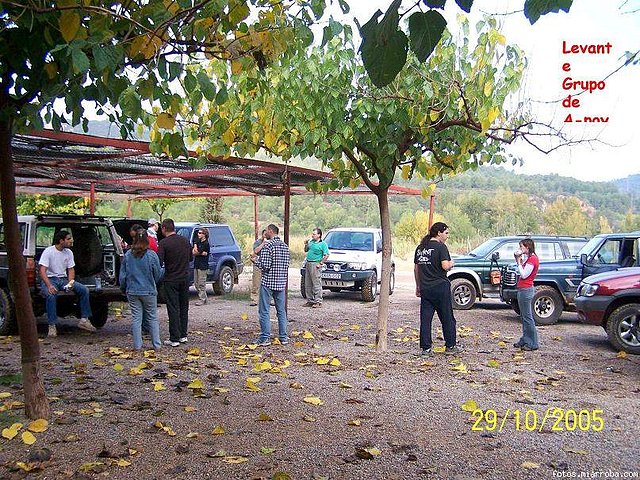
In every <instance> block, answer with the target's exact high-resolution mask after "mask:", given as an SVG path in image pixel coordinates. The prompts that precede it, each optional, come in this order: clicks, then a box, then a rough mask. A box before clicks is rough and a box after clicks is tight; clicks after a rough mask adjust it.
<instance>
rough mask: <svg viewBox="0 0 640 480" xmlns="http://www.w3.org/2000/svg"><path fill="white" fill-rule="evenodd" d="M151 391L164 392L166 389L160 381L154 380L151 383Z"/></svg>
mask: <svg viewBox="0 0 640 480" xmlns="http://www.w3.org/2000/svg"><path fill="white" fill-rule="evenodd" d="M151 383H153V391H154V392H159V391H161V390H166V389H167V387H165V386H164V382H163V381H162V380H154V381H153V382H151Z"/></svg>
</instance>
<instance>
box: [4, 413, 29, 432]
mask: <svg viewBox="0 0 640 480" xmlns="http://www.w3.org/2000/svg"><path fill="white" fill-rule="evenodd" d="M14 423H24V421H23V419H22V418H21V417H20V416H19V415H17V414H16V413H14V412H12V411H10V410H9V411H6V412H0V429H3V428H8V427H10V426H11V425H13V424H14Z"/></svg>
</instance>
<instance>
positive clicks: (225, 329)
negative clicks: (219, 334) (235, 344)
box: [222, 327, 233, 332]
mask: <svg viewBox="0 0 640 480" xmlns="http://www.w3.org/2000/svg"><path fill="white" fill-rule="evenodd" d="M222 330H224V331H225V332H228V331H230V330H233V327H222Z"/></svg>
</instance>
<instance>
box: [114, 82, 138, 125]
mask: <svg viewBox="0 0 640 480" xmlns="http://www.w3.org/2000/svg"><path fill="white" fill-rule="evenodd" d="M118 105H119V106H120V108H121V109H122V113H123V114H124V115H126V116H128V117H132V118H139V117H140V114H141V113H142V107H141V106H140V97H138V95H137V94H136V92H135V90H134V89H133V87H128V88H126V89H125V90H124V91H123V92H122V93H121V94H120V97H119V98H118Z"/></svg>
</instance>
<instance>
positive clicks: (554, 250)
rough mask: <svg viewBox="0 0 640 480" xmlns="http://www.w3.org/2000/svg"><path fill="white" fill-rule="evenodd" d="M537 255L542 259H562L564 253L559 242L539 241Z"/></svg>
mask: <svg viewBox="0 0 640 480" xmlns="http://www.w3.org/2000/svg"><path fill="white" fill-rule="evenodd" d="M535 245H536V255H538V258H539V259H540V260H562V259H563V258H564V254H563V253H562V248H561V247H560V244H559V243H558V242H537V243H536V244H535Z"/></svg>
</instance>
